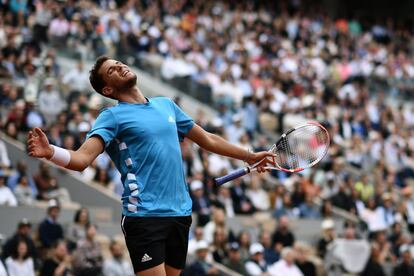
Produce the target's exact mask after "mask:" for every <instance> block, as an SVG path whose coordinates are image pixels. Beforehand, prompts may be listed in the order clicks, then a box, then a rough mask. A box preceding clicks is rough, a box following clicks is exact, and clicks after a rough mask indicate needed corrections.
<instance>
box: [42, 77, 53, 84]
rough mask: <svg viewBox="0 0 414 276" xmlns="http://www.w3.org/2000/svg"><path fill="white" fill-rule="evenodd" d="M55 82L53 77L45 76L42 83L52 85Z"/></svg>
mask: <svg viewBox="0 0 414 276" xmlns="http://www.w3.org/2000/svg"><path fill="white" fill-rule="evenodd" d="M54 84H55V80H54V79H53V78H47V79H45V81H44V85H54Z"/></svg>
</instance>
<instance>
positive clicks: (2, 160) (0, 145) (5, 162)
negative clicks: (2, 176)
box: [0, 118, 11, 170]
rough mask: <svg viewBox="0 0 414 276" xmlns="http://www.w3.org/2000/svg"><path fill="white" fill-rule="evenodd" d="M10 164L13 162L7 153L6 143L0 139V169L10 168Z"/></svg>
mask: <svg viewBox="0 0 414 276" xmlns="http://www.w3.org/2000/svg"><path fill="white" fill-rule="evenodd" d="M0 119H1V118H0ZM10 166H11V162H10V159H9V155H8V153H7V148H6V144H5V143H4V142H3V141H2V140H0V169H3V170H4V169H8V168H10Z"/></svg>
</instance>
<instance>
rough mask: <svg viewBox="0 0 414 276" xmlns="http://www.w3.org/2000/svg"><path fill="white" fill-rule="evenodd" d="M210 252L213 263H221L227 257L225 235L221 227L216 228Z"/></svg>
mask: <svg viewBox="0 0 414 276" xmlns="http://www.w3.org/2000/svg"><path fill="white" fill-rule="evenodd" d="M211 250H212V251H213V259H214V261H216V262H218V263H222V262H223V259H224V258H226V257H227V233H226V232H225V230H224V228H223V227H216V230H215V231H214V238H213V243H212V248H211Z"/></svg>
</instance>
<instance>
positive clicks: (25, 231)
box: [2, 218, 37, 261]
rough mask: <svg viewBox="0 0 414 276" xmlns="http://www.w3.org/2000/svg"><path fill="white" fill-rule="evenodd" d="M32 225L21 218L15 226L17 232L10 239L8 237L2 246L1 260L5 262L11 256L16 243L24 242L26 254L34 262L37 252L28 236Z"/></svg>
mask: <svg viewBox="0 0 414 276" xmlns="http://www.w3.org/2000/svg"><path fill="white" fill-rule="evenodd" d="M31 229H32V225H31V223H30V222H29V220H28V219H26V218H23V219H22V220H21V221H20V222H19V224H18V225H17V230H16V232H15V233H14V235H13V236H12V237H10V238H9V239H8V240H7V241H6V243H5V244H4V246H3V251H2V258H3V259H4V260H5V259H6V258H7V257H9V256H11V255H12V251H13V249H14V248H17V243H18V241H21V240H24V241H25V242H26V245H27V254H28V256H29V257H31V258H33V260H35V261H36V258H37V252H36V247H35V243H34V241H33V239H32V237H31V236H30V232H31Z"/></svg>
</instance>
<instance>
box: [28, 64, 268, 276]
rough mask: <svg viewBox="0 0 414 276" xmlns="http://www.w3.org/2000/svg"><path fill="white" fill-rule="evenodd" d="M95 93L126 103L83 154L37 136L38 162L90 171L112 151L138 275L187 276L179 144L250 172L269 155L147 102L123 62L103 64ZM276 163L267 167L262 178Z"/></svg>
mask: <svg viewBox="0 0 414 276" xmlns="http://www.w3.org/2000/svg"><path fill="white" fill-rule="evenodd" d="M89 79H90V82H91V85H92V87H93V88H94V89H95V90H96V91H97V92H98V93H100V94H102V95H104V96H106V97H109V98H112V99H116V100H118V104H117V105H115V106H113V107H110V108H108V109H104V110H103V111H102V112H101V113H100V114H99V116H98V118H97V120H96V122H95V124H94V126H93V127H92V129H91V131H90V132H89V133H88V135H87V137H86V141H85V142H84V143H83V144H82V146H81V147H80V148H79V149H78V150H77V151H69V150H66V149H63V148H60V147H56V146H53V145H49V142H48V140H47V138H46V135H45V134H44V133H43V132H42V131H41V130H40V129H39V128H35V129H34V130H33V131H30V132H29V138H28V151H29V155H30V156H34V157H38V158H43V157H44V158H47V159H49V160H50V161H52V162H54V163H55V164H57V165H59V166H62V167H65V168H67V169H71V170H76V171H82V170H84V169H85V168H86V167H87V166H89V165H90V164H91V163H92V162H93V160H94V159H95V158H96V157H97V156H98V155H99V154H100V153H102V152H103V151H104V150H106V152H107V153H108V154H109V156H110V157H111V159H112V161H113V162H114V163H115V165H116V167H117V169H118V170H119V171H120V173H121V175H122V176H121V177H122V182H123V183H124V193H123V196H122V206H123V216H122V221H121V227H122V230H123V232H124V235H125V240H126V244H127V247H128V250H129V253H130V256H131V260H132V264H133V266H134V270H135V273H137V275H151V276H153V275H179V274H180V272H181V270H182V269H183V268H184V266H185V260H186V255H187V244H188V232H189V228H190V224H191V207H192V206H191V205H192V203H191V199H190V196H189V192H188V186H187V184H186V182H185V177H184V172H183V166H182V158H181V151H180V145H179V142H180V141H181V140H182V139H184V137H187V138H189V139H191V140H192V141H194V142H195V143H197V144H198V145H199V146H200V147H202V148H204V149H206V150H208V151H211V152H213V153H217V154H221V155H224V156H228V157H232V158H236V159H240V160H244V161H246V162H247V163H249V164H253V163H256V162H258V161H260V160H262V159H264V158H266V157H272V156H273V154H271V153H269V152H258V153H250V152H248V151H246V150H244V149H242V148H240V147H237V146H234V145H231V144H230V143H228V142H227V141H225V140H224V139H223V138H221V137H219V136H217V135H214V134H211V133H208V132H206V131H204V130H203V129H202V128H201V127H200V126H198V125H196V124H195V123H194V121H193V120H192V119H191V118H190V117H189V116H188V115H187V114H185V113H184V112H183V111H182V110H181V109H180V108H179V107H178V106H177V105H175V104H174V102H172V101H171V100H170V99H167V98H163V97H159V98H153V99H147V98H145V97H144V95H143V94H142V93H141V91H140V90H139V88H138V87H137V75H136V74H135V73H133V72H132V71H131V69H130V68H129V67H128V66H127V65H125V64H123V63H121V62H119V61H116V60H113V59H110V58H108V57H100V58H98V59H97V61H96V63H95V65H94V66H93V68H92V70H91V71H90V77H89ZM267 163H270V161H268V160H267V159H264V160H263V161H262V163H261V164H260V168H259V172H263V171H264V170H265V169H264V166H265V165H266V164H267Z"/></svg>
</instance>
